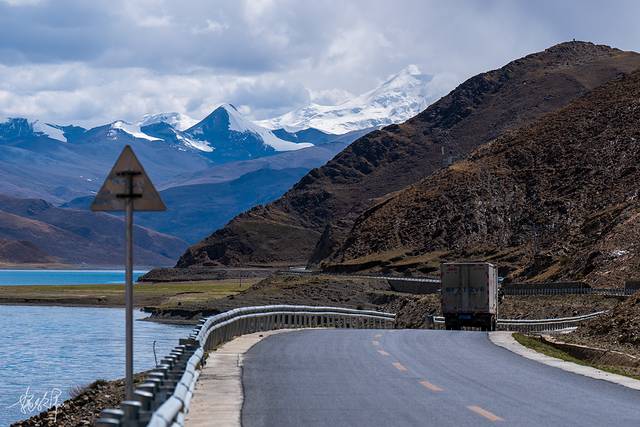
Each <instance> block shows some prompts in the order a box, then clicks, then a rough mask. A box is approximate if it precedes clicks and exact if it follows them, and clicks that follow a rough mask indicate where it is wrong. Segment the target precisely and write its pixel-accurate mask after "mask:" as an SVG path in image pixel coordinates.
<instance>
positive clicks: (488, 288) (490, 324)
mask: <svg viewBox="0 0 640 427" xmlns="http://www.w3.org/2000/svg"><path fill="white" fill-rule="evenodd" d="M440 272H441V280H442V283H441V303H442V314H443V316H444V322H445V327H446V329H448V330H460V329H461V328H462V327H463V326H472V327H480V328H481V329H482V330H483V331H495V329H496V322H497V320H498V270H497V269H496V267H495V266H494V265H493V264H490V263H487V262H450V263H449V262H447V263H443V264H442V265H441V266H440Z"/></svg>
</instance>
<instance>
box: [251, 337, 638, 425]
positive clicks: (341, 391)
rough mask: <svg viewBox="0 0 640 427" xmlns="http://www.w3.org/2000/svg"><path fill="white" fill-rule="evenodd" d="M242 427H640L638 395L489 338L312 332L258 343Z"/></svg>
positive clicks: (268, 339)
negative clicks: (515, 351) (527, 355)
mask: <svg viewBox="0 0 640 427" xmlns="http://www.w3.org/2000/svg"><path fill="white" fill-rule="evenodd" d="M243 386H244V395H245V401H244V406H243V409H242V423H243V425H244V426H245V427H254V426H278V427H286V426H291V427H302V426H331V427H337V426H394V427H395V426H397V427H401V426H482V425H493V424H500V425H512V426H582V427H585V426H616V427H618V426H636V427H637V426H640V392H638V391H635V390H631V389H627V388H625V387H622V386H619V385H616V384H611V383H608V382H605V381H599V380H594V379H591V378H587V377H583V376H580V375H576V374H572V373H569V372H565V371H562V370H560V369H557V368H553V367H550V366H546V365H542V364H540V363H537V362H534V361H532V360H529V359H525V358H523V357H520V356H518V355H516V354H513V353H511V352H509V351H508V350H505V349H503V348H501V347H497V346H495V345H494V344H492V343H491V342H490V341H489V339H488V337H487V334H486V333H481V332H460V331H434V330H348V329H346V330H345V329H343V330H309V331H295V332H289V333H283V334H278V335H274V336H271V337H268V338H266V339H264V340H263V341H261V342H259V343H258V344H256V345H255V346H254V347H253V348H252V349H251V350H250V351H249V352H248V353H247V354H246V358H245V363H244V372H243Z"/></svg>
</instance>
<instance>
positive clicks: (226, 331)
mask: <svg viewBox="0 0 640 427" xmlns="http://www.w3.org/2000/svg"><path fill="white" fill-rule="evenodd" d="M394 325H395V314H392V313H383V312H378V311H371V310H354V309H348V308H339V307H314V306H301V305H271V306H262V307H244V308H237V309H235V310H230V311H227V312H224V313H221V314H218V315H215V316H211V317H208V318H206V319H202V320H201V321H200V323H199V324H198V326H196V327H195V328H194V330H193V332H192V333H191V335H190V336H189V338H187V339H182V340H180V344H179V345H178V346H177V347H175V348H174V350H173V351H171V353H170V354H169V356H168V357H165V358H164V359H162V361H161V362H160V364H159V365H158V366H157V367H156V369H153V370H152V371H151V372H150V373H148V374H147V375H146V378H145V380H144V382H143V383H142V384H139V385H138V386H137V387H136V391H135V392H134V396H135V400H128V401H123V402H122V403H121V404H120V408H117V409H105V410H103V411H102V412H101V413H100V418H99V419H98V420H96V423H95V425H96V426H124V427H139V426H150V427H179V426H183V425H184V417H185V414H186V413H187V411H188V409H189V403H190V401H191V396H192V395H193V390H194V387H195V384H196V381H197V380H198V376H199V375H200V370H199V369H200V367H201V366H202V365H203V364H204V363H205V362H206V354H207V353H208V352H209V351H210V350H213V349H214V348H216V347H217V346H219V345H220V344H222V343H225V342H227V341H230V340H232V339H233V338H234V337H237V336H240V335H243V334H247V333H252V332H259V331H269V330H273V329H287V328H313V327H328V328H360V329H368V328H376V329H383V328H393V327H394Z"/></svg>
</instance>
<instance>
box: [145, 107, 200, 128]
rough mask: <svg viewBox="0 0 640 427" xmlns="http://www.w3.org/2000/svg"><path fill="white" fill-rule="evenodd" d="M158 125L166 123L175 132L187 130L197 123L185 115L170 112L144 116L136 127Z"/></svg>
mask: <svg viewBox="0 0 640 427" xmlns="http://www.w3.org/2000/svg"><path fill="white" fill-rule="evenodd" d="M158 123H166V124H168V125H169V126H171V127H172V128H174V129H176V130H180V131H183V130H187V129H189V128H190V127H192V126H193V125H195V124H196V123H198V121H197V120H195V119H192V118H191V117H189V116H187V115H186V114H182V113H176V112H172V113H160V114H145V116H144V117H143V118H142V120H141V121H140V123H138V125H139V126H140V127H141V128H143V127H145V126H151V125H155V124H158Z"/></svg>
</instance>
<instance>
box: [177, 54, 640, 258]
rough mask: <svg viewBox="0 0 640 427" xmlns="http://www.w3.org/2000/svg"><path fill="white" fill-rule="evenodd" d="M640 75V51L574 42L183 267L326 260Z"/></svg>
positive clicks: (498, 80) (384, 137)
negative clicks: (476, 153)
mask: <svg viewBox="0 0 640 427" xmlns="http://www.w3.org/2000/svg"><path fill="white" fill-rule="evenodd" d="M638 67H640V55H638V54H636V53H633V52H623V51H620V50H618V49H613V48H610V47H608V46H599V45H594V44H591V43H584V42H569V43H563V44H560V45H557V46H553V47H551V48H549V49H547V50H545V51H543V52H540V53H536V54H532V55H529V56H526V57H524V58H522V59H519V60H516V61H513V62H511V63H509V64H507V65H506V66H504V67H502V68H500V69H498V70H494V71H490V72H487V73H483V74H479V75H477V76H475V77H472V78H471V79H469V80H467V81H466V82H464V83H462V84H461V85H460V86H459V87H458V88H456V89H455V90H453V91H452V92H451V93H450V94H449V95H447V96H445V97H444V98H442V99H441V100H439V101H438V102H436V103H435V104H433V105H431V106H430V107H429V108H427V109H426V110H425V111H423V112H422V113H420V114H419V115H417V116H416V117H414V118H412V119H410V120H408V121H407V122H405V123H403V124H401V125H391V126H388V127H386V128H384V129H382V130H380V131H376V132H372V133H370V134H368V135H366V136H364V137H363V138H360V139H359V140H357V141H356V142H354V143H353V144H351V145H350V146H349V147H348V148H346V149H345V150H344V151H342V152H341V153H340V154H338V155H337V156H336V157H335V158H334V159H333V160H331V161H329V162H328V163H327V164H326V165H325V166H323V167H321V168H318V169H314V170H312V171H311V172H309V173H308V174H307V175H306V176H305V177H304V178H302V180H300V182H298V184H296V185H295V186H294V187H293V188H292V189H291V190H290V191H289V192H287V193H286V194H285V195H284V196H283V197H282V198H280V199H278V200H277V201H275V202H273V203H271V204H269V205H267V206H263V207H257V208H254V209H252V210H250V211H248V212H246V213H244V214H241V215H239V216H237V217H236V218H235V219H233V220H232V221H231V222H230V223H229V224H228V225H227V226H226V227H224V228H223V229H221V230H219V231H217V232H216V233H214V234H213V235H211V236H210V237H208V238H207V239H205V240H203V241H202V242H200V243H198V244H196V245H194V246H192V247H191V248H190V249H189V250H188V251H187V252H186V253H185V254H184V255H183V256H182V258H181V259H180V260H179V262H178V266H180V267H186V266H190V265H217V264H224V265H248V264H291V263H305V262H307V261H308V260H309V259H311V261H312V262H317V261H320V260H322V259H324V258H325V257H326V256H328V255H329V254H330V253H332V252H333V251H334V250H335V249H337V248H338V247H339V244H340V243H341V242H342V240H343V238H344V236H345V235H346V233H347V232H348V231H349V230H350V229H351V227H352V225H353V222H354V220H355V219H356V218H357V216H358V215H359V214H361V213H362V212H363V211H365V210H366V209H367V208H369V207H371V206H372V205H373V204H374V203H375V202H376V201H380V200H381V198H385V197H388V193H391V192H395V191H398V190H401V189H402V188H404V187H406V186H407V185H410V184H413V183H415V182H416V181H418V180H420V179H421V178H424V177H425V176H428V175H430V174H431V173H433V172H434V171H436V170H438V169H440V168H441V167H442V166H443V165H446V164H448V163H450V162H451V161H453V160H455V159H458V158H462V157H463V156H465V155H466V154H468V153H469V152H470V151H471V150H473V149H474V148H476V147H478V146H479V145H481V144H483V143H486V142H488V141H490V140H492V139H494V138H496V137H497V136H499V135H501V134H502V133H504V132H505V131H508V130H511V129H516V128H518V127H520V126H523V125H526V124H530V123H532V122H533V121H534V120H536V119H538V118H540V117H541V116H542V115H543V114H545V113H548V112H550V111H555V110H558V109H560V108H562V107H564V106H566V105H567V104H568V103H569V102H571V101H572V100H575V99H576V98H578V97H580V96H582V95H584V94H585V93H587V92H588V91H590V90H592V89H593V88H595V87H597V86H599V85H601V84H602V83H605V82H607V81H609V80H611V79H613V78H615V77H617V76H619V75H620V74H622V73H626V72H630V71H633V70H635V69H637V68H638Z"/></svg>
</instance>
